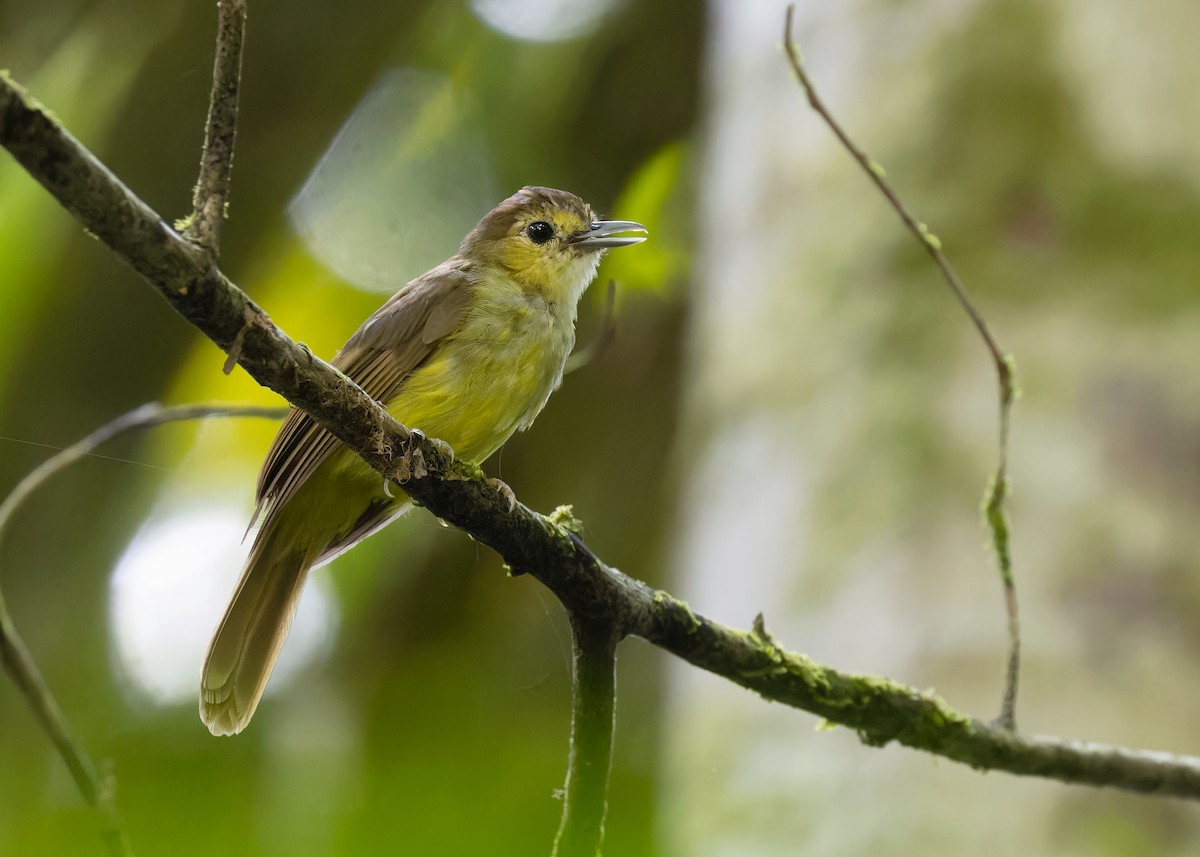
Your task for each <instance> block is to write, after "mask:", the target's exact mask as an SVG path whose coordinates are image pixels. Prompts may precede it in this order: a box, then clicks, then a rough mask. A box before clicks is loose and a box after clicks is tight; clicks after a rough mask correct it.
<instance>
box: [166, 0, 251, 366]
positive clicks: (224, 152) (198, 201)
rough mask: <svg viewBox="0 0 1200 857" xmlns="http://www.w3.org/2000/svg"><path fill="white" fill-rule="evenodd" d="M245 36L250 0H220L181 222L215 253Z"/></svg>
mask: <svg viewBox="0 0 1200 857" xmlns="http://www.w3.org/2000/svg"><path fill="white" fill-rule="evenodd" d="M245 35H246V3H245V0H220V2H218V3H217V52H216V58H215V59H214V61H213V83H212V94H211V95H210V97H209V102H208V122H207V124H206V126H205V130H204V151H203V153H202V154H201V156H200V177H199V178H198V179H197V180H196V189H195V191H194V192H193V194H192V213H191V215H190V216H189V217H188V218H187V219H186V220H185V221H183V222H182V223H181V224H180V225H182V226H185V229H184V235H185V236H186V237H188V238H189V239H191V240H192V241H195V242H196V243H197V244H198V245H200V246H201V247H203V248H204V249H205V250H207V251H208V252H209V253H211V254H212V256H213V258H216V257H217V256H218V255H219V254H220V250H221V221H222V220H223V219H224V218H225V206H226V204H227V200H228V197H229V185H230V174H231V172H232V171H233V144H234V140H235V139H236V137H237V119H238V89H239V87H240V85H241V80H242V42H243V41H244V38H245ZM226 374H228V373H226Z"/></svg>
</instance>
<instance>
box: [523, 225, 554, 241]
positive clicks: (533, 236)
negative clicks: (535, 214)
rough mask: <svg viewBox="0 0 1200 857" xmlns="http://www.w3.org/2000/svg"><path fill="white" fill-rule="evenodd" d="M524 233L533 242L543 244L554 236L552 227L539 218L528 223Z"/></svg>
mask: <svg viewBox="0 0 1200 857" xmlns="http://www.w3.org/2000/svg"><path fill="white" fill-rule="evenodd" d="M525 234H526V235H528V236H529V240H530V241H532V242H533V243H534V244H545V243H546V242H547V241H549V240H550V239H551V238H553V237H554V227H553V226H551V225H550V224H549V223H547V222H546V221H544V220H539V221H538V222H537V223H531V224H529V228H528V229H526V230H525Z"/></svg>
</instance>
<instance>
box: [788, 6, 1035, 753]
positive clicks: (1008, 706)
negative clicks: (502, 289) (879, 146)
mask: <svg viewBox="0 0 1200 857" xmlns="http://www.w3.org/2000/svg"><path fill="white" fill-rule="evenodd" d="M794 14H795V7H794V6H793V5H789V6H788V8H787V13H786V15H785V17H784V25H783V46H784V49H785V51H786V52H787V58H788V63H789V64H790V65H791V67H792V71H793V72H795V74H796V79H797V80H798V81H799V82H800V86H801V87H802V88H803V89H804V94H805V95H806V96H807V97H808V103H809V105H810V106H811V107H812V109H813V110H814V111H816V113H817V115H818V116H820V117H821V119H823V120H824V121H825V124H826V125H828V126H829V128H830V130H831V131H833V133H834V134H835V135H836V136H837V138H838V140H839V141H841V144H842V146H843V147H845V149H846V151H847V152H849V153H850V154H851V155H852V156H853V158H854V160H856V161H858V163H859V165H860V166H861V167H862V168H863V171H864V172H865V173H866V174H867V177H868V178H870V180H871V181H872V182H874V183H875V186H876V187H877V188H879V191H880V193H882V194H883V195H884V196H885V197H886V198H887V201H888V203H889V204H891V206H892V208H893V209H894V210H895V212H896V214H898V215H899V216H900V219H901V220H903V221H904V225H905V226H907V227H908V229H909V231H910V232H911V233H912V234H913V237H914V238H916V240H917V242H918V243H919V244H920V245H921V246H922V247H923V248H925V252H926V253H928V254H929V256H930V258H931V259H933V262H934V264H935V265H937V268H938V270H939V271H941V273H942V278H943V279H944V280H945V281H946V283H947V284H948V285H949V286H950V288H951V290H952V291H953V292H954V296H955V297H956V298H957V299H958V303H959V305H960V306H961V307H962V308H963V311H964V312H966V314H967V316H968V317H969V318H970V319H971V323H972V324H973V325H974V326H975V329H976V330H977V331H978V332H979V336H980V338H981V339H982V340H983V344H984V345H985V346H986V347H987V350H988V353H989V354H990V355H991V358H992V363H993V364H994V365H995V367H996V379H997V382H998V384H999V393H1000V431H999V447H1000V448H999V453H998V455H997V462H996V471H995V473H994V474H993V475H992V478H991V479H990V480H989V482H988V487H987V491H986V493H985V495H984V501H983V512H984V518H985V519H986V521H987V524H988V527H989V528H990V529H991V533H992V547H993V549H994V550H995V552H996V562H997V565H998V566H999V568H1000V579H1001V582H1002V584H1003V586H1004V603H1005V609H1006V611H1007V615H1008V635H1009V652H1008V666H1007V670H1006V679H1005V687H1004V697H1003V701H1002V703H1001V708H1000V717H999V718H998V721H997V722H998V723H999V725H1000V726H1002V727H1004V728H1006V729H1010V730H1015V729H1016V705H1017V682H1018V678H1019V674H1020V664H1021V627H1020V620H1019V616H1018V613H1017V587H1016V582H1015V581H1014V579H1013V571H1012V554H1011V551H1010V549H1009V529H1008V516H1007V513H1006V511H1005V507H1004V501H1005V500H1006V499H1007V497H1008V487H1009V485H1008V428H1009V422H1010V417H1011V412H1012V405H1013V400H1014V399H1015V398H1016V382H1015V380H1014V375H1015V366H1014V361H1013V357H1012V355H1011V354H1006V353H1005V352H1004V351H1003V349H1001V348H1000V346H999V344H997V342H996V338H995V337H994V336H992V332H991V330H990V329H989V328H988V325H987V322H986V321H984V319H983V316H982V315H980V313H979V311H978V310H977V309H975V305H974V304H973V303H972V302H971V298H970V296H968V294H967V289H966V286H964V285H963V283H962V280H960V279H959V277H958V274H957V273H956V272H955V270H954V268H953V267H952V266H951V265H950V261H949V260H948V259H947V258H946V256H945V254H943V253H942V242H941V241H940V240H939V239H938V237H937V236H936V235H934V234H933V233H932V232H930V231H929V227H928V226H926V225H925V224H924V223H922V222H921V221H918V220H917V219H916V218H915V217H913V216H912V214H910V213H909V211H908V208H907V207H906V206H905V205H904V203H903V202H901V200H900V197H899V196H898V195H897V194H896V192H895V191H894V190H893V189H892V186H891V185H890V184H889V183H888V181H887V178H886V177H885V176H886V174H885V172H884V169H883V167H881V166H880V165H879V164H878V163H876V162H875V161H873V160H872V159H871V158H870V157H869V156H868V155H867V153H866V152H864V151H863V150H862V149H861V148H859V147H858V145H857V144H856V143H855V142H854V141H853V140H852V139H850V136H849V134H847V133H846V131H845V130H844V129H843V128H842V126H841V124H840V123H839V122H838V121H837V120H836V119H835V118H834V117H833V114H832V113H830V112H829V108H827V107H826V106H825V102H824V101H822V100H821V96H820V95H818V94H817V90H816V87H814V86H813V83H812V80H811V79H810V78H809V76H808V72H807V71H805V69H804V63H803V61H802V60H801V58H800V49H799V48H798V47H797V46H796V43H795V41H794V39H793V38H792V19H793V17H794Z"/></svg>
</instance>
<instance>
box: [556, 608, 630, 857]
mask: <svg viewBox="0 0 1200 857" xmlns="http://www.w3.org/2000/svg"><path fill="white" fill-rule="evenodd" d="M571 631H572V640H573V642H574V645H573V648H574V653H575V658H574V676H573V681H572V683H571V749H570V752H569V753H568V756H567V783H566V788H565V789H564V791H563V811H562V821H561V822H560V824H559V828H558V835H557V836H556V837H555V839H554V852H553V856H554V857H596V855H597V854H599V853H600V845H601V843H602V842H603V841H604V816H605V814H606V813H607V811H608V778H609V774H610V772H611V771H612V753H613V727H614V718H615V712H616V657H617V642H618V634H617V632H616V631H615V629H614V626H613V623H611V622H604V621H601V622H597V621H595V620H591V619H585V618H582V617H578V616H574V615H573V616H572V617H571Z"/></svg>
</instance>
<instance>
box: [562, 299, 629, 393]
mask: <svg viewBox="0 0 1200 857" xmlns="http://www.w3.org/2000/svg"><path fill="white" fill-rule="evenodd" d="M616 307H617V281H616V280H609V281H608V292H607V293H606V294H605V297H604V319H603V320H602V321H601V322H600V330H599V331H598V332H597V333H596V335H595V336H594V337H592V341H591V342H589V343H588V344H587V345H585V346H584V347H583V348H580V349H579V350H578V351H576V352H575V353H574V354H572V355H571V356H570V358H569V359H568V360H567V365H566V367H565V368H564V369H563V374H564V375H570V374H571V373H572V372H574V371H575V370H577V369H582V368H583V367H584V366H586V365H588V364H589V363H591V362H592V361H593V360H595V359H596V358H597V357H599V356H600V355H601V354H603V353H604V352H605V351H607V350H608V346H610V345H612V341H613V339H615V338H616V336H617V313H616Z"/></svg>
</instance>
